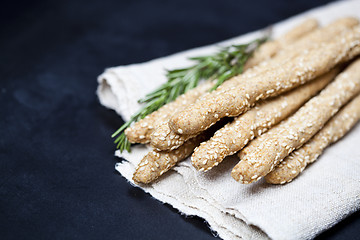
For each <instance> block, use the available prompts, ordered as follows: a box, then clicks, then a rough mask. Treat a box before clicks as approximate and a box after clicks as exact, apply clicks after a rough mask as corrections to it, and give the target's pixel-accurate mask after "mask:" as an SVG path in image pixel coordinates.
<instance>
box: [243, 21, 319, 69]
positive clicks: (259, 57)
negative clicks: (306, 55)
mask: <svg viewBox="0 0 360 240" xmlns="http://www.w3.org/2000/svg"><path fill="white" fill-rule="evenodd" d="M318 26H319V23H318V21H317V20H316V19H313V18H309V19H307V20H305V21H304V22H302V23H301V24H299V25H298V26H295V27H294V28H293V29H291V30H290V31H288V32H287V33H285V34H284V35H283V36H281V37H279V38H278V39H276V40H274V41H268V42H266V43H264V44H263V45H261V46H260V47H259V49H258V50H257V51H255V53H254V56H253V57H252V58H250V59H249V60H248V61H247V63H246V64H245V69H248V68H251V67H253V66H256V65H258V64H259V63H261V62H263V61H265V60H267V59H270V58H272V57H274V56H275V55H276V54H277V53H278V52H279V51H280V50H282V49H283V48H284V47H286V46H287V45H291V44H293V43H294V42H296V41H298V40H299V39H301V38H302V37H304V36H306V35H308V34H309V33H310V32H312V31H314V30H315V29H316V28H318Z"/></svg>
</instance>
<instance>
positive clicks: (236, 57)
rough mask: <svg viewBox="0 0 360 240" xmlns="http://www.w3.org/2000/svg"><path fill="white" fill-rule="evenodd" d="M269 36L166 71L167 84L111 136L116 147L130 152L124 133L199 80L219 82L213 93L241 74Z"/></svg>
mask: <svg viewBox="0 0 360 240" xmlns="http://www.w3.org/2000/svg"><path fill="white" fill-rule="evenodd" d="M269 36H270V32H265V34H264V36H263V37H261V38H259V39H256V40H254V41H251V42H250V43H247V44H241V45H232V46H229V47H223V48H220V50H219V51H218V52H216V53H215V54H213V55H208V56H199V57H192V58H189V59H190V60H192V61H195V62H196V63H195V64H194V65H193V66H191V67H188V68H181V69H175V70H167V73H166V77H167V79H168V81H167V82H166V83H164V84H162V85H161V86H160V87H158V88H157V89H155V90H154V91H153V92H151V93H149V94H146V96H145V97H144V98H142V99H139V101H138V102H139V103H143V104H145V105H144V106H143V108H142V109H140V110H139V111H138V112H137V113H135V114H134V115H133V116H132V117H131V118H130V120H129V121H127V122H126V123H124V124H123V125H122V126H121V127H120V128H119V129H118V130H117V131H116V132H115V133H114V134H112V136H111V137H112V138H114V137H116V139H115V141H114V143H115V144H117V146H116V147H117V148H118V149H119V150H120V151H121V152H122V151H124V150H127V151H128V152H130V150H131V149H130V146H131V143H130V142H129V140H128V139H127V137H126V135H125V133H124V130H125V129H126V128H128V127H129V126H130V125H131V124H132V123H134V122H137V121H139V120H141V119H143V118H144V117H146V116H147V115H148V114H150V113H152V112H154V111H156V110H158V109H159V108H160V107H162V106H163V105H165V104H167V103H169V102H172V101H174V100H175V99H176V98H177V97H178V96H180V95H181V94H184V93H185V92H187V91H189V90H190V89H193V88H195V87H196V86H197V85H198V83H199V81H200V80H203V79H204V80H214V79H216V84H215V85H214V87H213V88H212V89H211V91H213V90H215V89H216V88H217V87H219V86H220V85H221V84H222V83H223V82H224V81H226V80H228V79H229V78H231V77H233V76H236V75H238V74H241V73H242V72H243V70H244V65H245V63H246V62H247V60H248V59H249V58H250V57H251V56H252V54H253V53H254V51H255V50H256V49H257V48H258V47H259V46H260V45H261V44H262V43H264V42H265V41H267V40H268V39H269Z"/></svg>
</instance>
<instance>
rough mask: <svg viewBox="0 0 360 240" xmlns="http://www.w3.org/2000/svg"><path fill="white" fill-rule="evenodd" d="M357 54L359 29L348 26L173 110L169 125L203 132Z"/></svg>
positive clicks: (174, 129) (178, 130)
mask: <svg viewBox="0 0 360 240" xmlns="http://www.w3.org/2000/svg"><path fill="white" fill-rule="evenodd" d="M359 53H360V28H359V27H355V28H352V29H349V30H347V31H345V32H343V33H342V34H340V35H339V36H337V37H334V39H333V40H332V41H330V42H326V43H320V44H318V45H317V46H313V47H312V48H310V50H309V49H305V50H303V51H302V54H300V55H298V56H296V57H295V58H294V59H292V60H291V61H285V62H284V63H283V65H282V66H279V67H278V68H276V69H273V70H272V71H266V72H264V73H262V74H259V75H255V76H254V77H249V78H247V79H246V81H240V82H239V84H238V85H236V86H235V87H232V88H230V89H227V90H224V91H219V92H216V91H215V92H214V93H213V94H209V95H212V97H211V98H210V97H207V98H206V99H205V100H204V101H203V100H201V101H197V102H196V103H195V104H193V105H191V106H189V107H188V108H186V109H185V110H183V111H180V112H177V113H176V114H175V115H174V116H173V117H172V118H171V119H170V121H169V126H170V128H171V129H172V130H173V131H176V132H177V133H179V134H196V133H198V132H201V131H204V130H205V129H207V128H208V127H210V126H211V125H213V124H214V123H215V122H217V121H218V120H219V119H221V118H223V117H226V116H237V115H240V114H241V113H243V112H245V111H247V110H248V109H249V108H250V107H251V106H252V105H253V104H254V103H255V102H256V101H258V100H260V99H265V98H268V97H271V96H277V95H279V94H281V93H282V92H285V91H288V90H290V89H293V88H295V87H297V86H299V85H301V84H304V83H305V82H307V81H310V80H312V79H314V78H316V77H317V76H320V75H322V74H324V73H326V72H328V71H329V70H330V69H331V68H333V67H334V66H335V65H337V64H339V63H341V62H344V61H347V60H350V59H352V58H354V57H355V56H356V55H358V54H359Z"/></svg>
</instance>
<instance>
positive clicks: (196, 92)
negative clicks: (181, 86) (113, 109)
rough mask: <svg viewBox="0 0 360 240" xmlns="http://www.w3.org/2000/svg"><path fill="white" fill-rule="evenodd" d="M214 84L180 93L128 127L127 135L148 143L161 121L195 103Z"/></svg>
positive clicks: (206, 84) (133, 139)
mask: <svg viewBox="0 0 360 240" xmlns="http://www.w3.org/2000/svg"><path fill="white" fill-rule="evenodd" d="M214 84H215V83H214V82H213V81H211V82H205V83H203V84H201V85H199V86H198V87H196V88H194V89H192V90H190V91H188V92H186V93H185V94H183V95H180V96H179V97H178V98H177V99H176V100H175V101H173V102H171V103H168V104H166V105H164V106H162V107H161V108H159V109H158V110H157V111H155V112H153V113H151V114H150V115H148V116H146V117H145V118H144V119H142V120H140V121H138V122H136V123H135V124H134V125H132V126H131V127H129V128H127V129H126V130H125V134H126V137H127V138H128V139H129V141H130V142H132V143H143V144H144V143H148V142H149V141H150V135H151V133H152V132H153V131H154V129H155V128H156V126H157V125H158V124H159V123H161V122H163V121H167V120H168V119H169V117H170V116H171V115H172V114H173V113H174V112H176V111H179V110H182V109H183V108H185V107H186V106H188V105H189V104H192V103H194V102H195V101H196V100H197V99H198V98H199V97H200V96H202V95H204V94H205V93H207V92H208V91H209V90H210V89H211V87H212V86H214Z"/></svg>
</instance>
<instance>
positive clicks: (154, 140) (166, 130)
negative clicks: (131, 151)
mask: <svg viewBox="0 0 360 240" xmlns="http://www.w3.org/2000/svg"><path fill="white" fill-rule="evenodd" d="M195 136H196V135H180V134H177V133H176V132H174V131H172V130H171V129H170V127H169V121H164V122H162V123H161V124H159V125H158V126H157V127H156V129H155V131H154V132H153V133H152V134H151V136H150V145H151V146H152V147H153V148H154V149H156V150H158V151H167V150H174V149H176V148H178V147H180V146H181V145H183V144H184V142H186V141H187V140H189V139H190V138H193V137H195Z"/></svg>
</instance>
